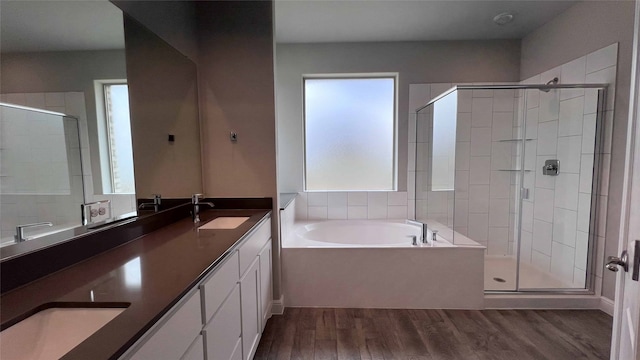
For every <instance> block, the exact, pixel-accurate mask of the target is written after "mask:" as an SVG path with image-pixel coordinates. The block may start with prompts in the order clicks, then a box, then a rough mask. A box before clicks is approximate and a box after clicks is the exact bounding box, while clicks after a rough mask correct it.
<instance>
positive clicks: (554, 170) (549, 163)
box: [542, 160, 560, 176]
mask: <svg viewBox="0 0 640 360" xmlns="http://www.w3.org/2000/svg"><path fill="white" fill-rule="evenodd" d="M558 170H560V160H545V162H544V166H543V167H542V175H549V176H557V175H558Z"/></svg>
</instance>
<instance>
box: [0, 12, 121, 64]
mask: <svg viewBox="0 0 640 360" xmlns="http://www.w3.org/2000/svg"><path fill="white" fill-rule="evenodd" d="M111 49H124V30H123V25H122V11H120V9H118V8H117V7H116V6H115V5H113V4H111V3H110V2H109V1H107V0H91V1H77V0H76V1H52V0H48V1H24V0H23V1H7V0H1V1H0V51H2V52H32V51H65V50H67V51H71V50H111Z"/></svg>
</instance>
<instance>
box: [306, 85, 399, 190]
mask: <svg viewBox="0 0 640 360" xmlns="http://www.w3.org/2000/svg"><path fill="white" fill-rule="evenodd" d="M396 80H397V76H396V75H371V76H368V75H364V76H350V77H347V76H343V77H305V78H304V129H305V136H304V139H305V190H306V191H392V190H395V189H396V176H395V173H396V98H397V96H396Z"/></svg>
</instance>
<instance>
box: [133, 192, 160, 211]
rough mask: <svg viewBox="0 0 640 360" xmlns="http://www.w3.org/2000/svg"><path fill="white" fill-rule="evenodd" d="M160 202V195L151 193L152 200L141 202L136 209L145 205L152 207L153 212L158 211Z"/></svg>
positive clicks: (143, 207) (145, 206)
mask: <svg viewBox="0 0 640 360" xmlns="http://www.w3.org/2000/svg"><path fill="white" fill-rule="evenodd" d="M160 204H162V195H160V194H153V202H150V203H142V204H140V206H138V209H145V208H147V207H153V211H154V212H158V210H160Z"/></svg>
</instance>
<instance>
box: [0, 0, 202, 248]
mask: <svg viewBox="0 0 640 360" xmlns="http://www.w3.org/2000/svg"><path fill="white" fill-rule="evenodd" d="M0 6H1V8H0V16H1V19H0V25H1V27H0V34H1V36H0V38H1V43H0V56H1V62H0V76H1V78H2V82H1V83H0V102H2V104H3V105H2V106H1V108H2V109H1V110H2V111H1V112H0V116H1V117H0V130H1V131H0V187H1V189H0V212H1V214H0V215H1V218H2V221H1V227H0V231H1V233H0V240H1V245H3V246H7V245H12V244H14V243H15V237H16V235H20V234H17V231H16V227H17V226H22V225H27V224H34V223H36V224H37V223H44V225H42V226H37V227H27V228H25V229H24V232H23V234H22V236H23V238H26V239H29V240H28V241H32V240H33V239H35V238H38V237H40V236H44V235H49V234H51V233H55V234H57V235H56V236H54V237H56V238H58V239H60V240H65V239H66V238H67V236H73V235H74V234H78V233H79V232H84V231H87V228H91V227H92V224H98V225H100V224H102V223H103V222H105V221H107V222H108V221H110V220H113V219H118V218H122V217H131V216H136V215H140V214H144V213H149V212H153V211H154V207H147V208H145V210H146V211H145V210H142V211H140V210H138V209H139V203H140V202H145V200H142V201H141V199H152V198H153V195H154V194H160V195H161V196H162V199H163V200H166V199H185V198H189V197H190V196H191V194H193V193H199V192H202V176H201V162H200V136H199V120H198V119H199V116H198V104H197V85H196V84H197V79H196V76H197V75H196V74H197V72H196V66H195V64H194V63H193V62H191V61H190V60H189V59H188V58H187V57H186V56H184V55H183V54H181V53H180V52H178V51H177V50H175V49H174V48H172V47H171V46H169V45H168V44H167V43H165V42H164V41H163V40H161V39H160V38H159V37H157V36H156V35H155V34H153V33H152V32H150V31H149V30H147V29H146V28H144V27H143V26H142V25H140V24H138V23H137V22H136V21H135V20H132V19H130V18H128V17H127V16H126V15H123V13H122V11H121V10H120V9H118V8H117V7H116V6H115V5H113V4H112V3H110V2H109V1H106V0H104V1H102V0H99V1H3V2H2V3H0ZM125 37H126V46H125ZM91 203H93V204H94V205H93V207H91V206H89V207H87V208H86V209H85V211H84V212H83V211H81V204H91ZM173 203H175V202H171V201H164V202H163V206H165V207H166V205H167V204H173ZM109 209H110V211H109ZM160 209H162V206H161V207H160ZM92 210H94V211H92ZM96 210H97V211H96ZM105 210H106V211H105ZM83 213H84V222H85V223H87V222H88V223H89V224H88V227H87V226H84V227H83V226H81V225H83ZM49 223H50V224H51V225H52V226H49ZM79 228H80V229H81V230H80V231H79V230H78V229H79Z"/></svg>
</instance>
